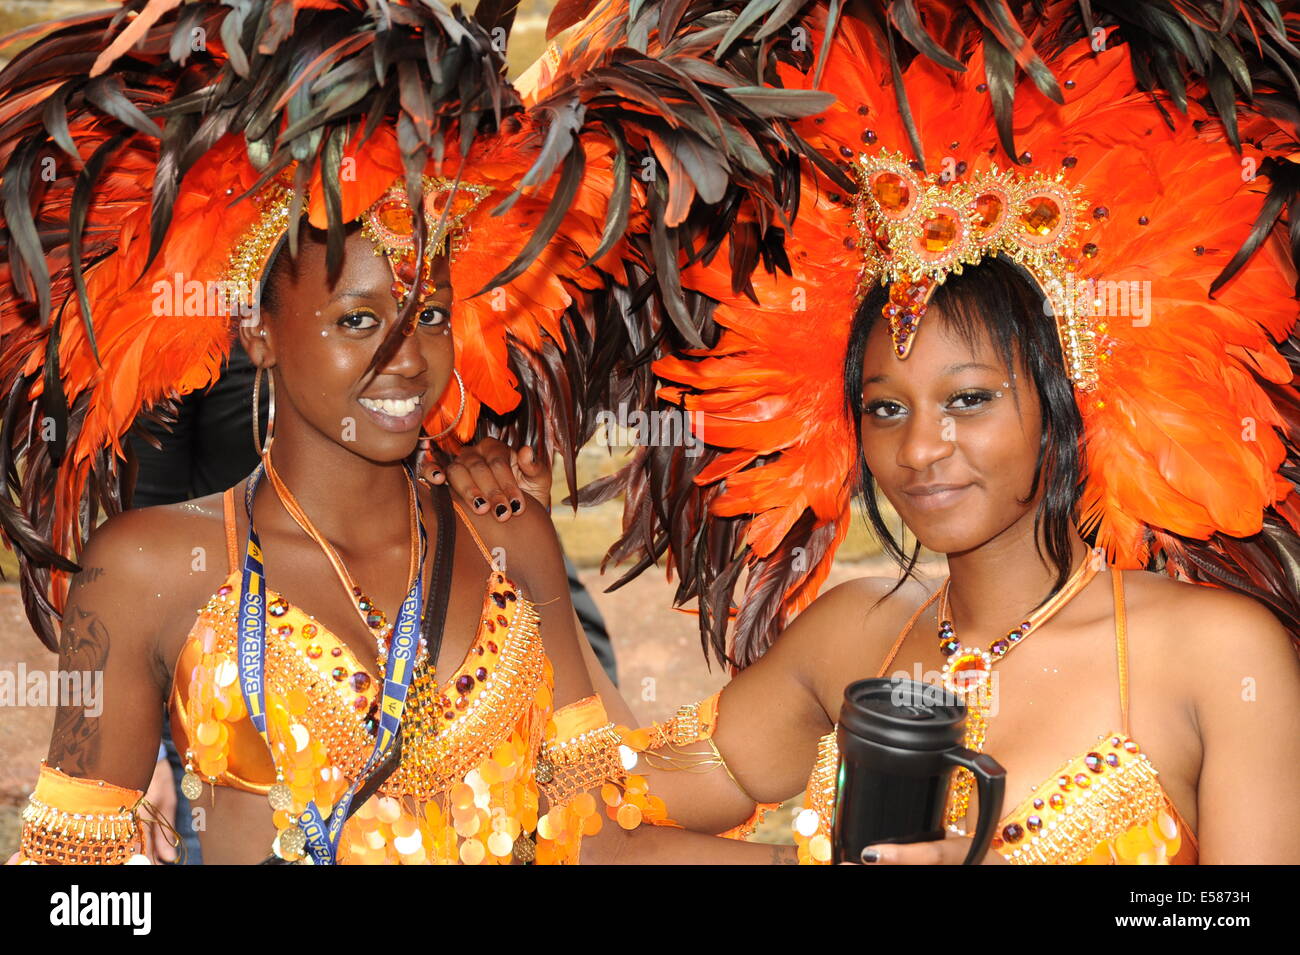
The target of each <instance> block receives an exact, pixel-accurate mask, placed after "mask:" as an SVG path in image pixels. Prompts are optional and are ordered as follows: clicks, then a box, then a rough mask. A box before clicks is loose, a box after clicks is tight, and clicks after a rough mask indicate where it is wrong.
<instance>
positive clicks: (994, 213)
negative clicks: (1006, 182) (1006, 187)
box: [975, 193, 1002, 230]
mask: <svg viewBox="0 0 1300 955" xmlns="http://www.w3.org/2000/svg"><path fill="white" fill-rule="evenodd" d="M975 211H976V212H978V213H979V217H980V219H979V227H980V228H981V229H986V230H987V229H991V228H993V226H995V225H997V223H998V220H999V219H1001V218H1002V199H1001V198H1000V197H998V196H995V195H991V194H987V193H986V194H985V195H982V196H980V197H979V198H978V199H976V200H975Z"/></svg>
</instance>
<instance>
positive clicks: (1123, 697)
mask: <svg viewBox="0 0 1300 955" xmlns="http://www.w3.org/2000/svg"><path fill="white" fill-rule="evenodd" d="M1110 583H1111V591H1112V593H1114V595H1115V658H1116V659H1115V662H1116V664H1117V666H1118V668H1119V715H1120V719H1121V721H1122V723H1123V728H1124V735H1125V736H1128V735H1129V728H1128V614H1126V613H1125V612H1124V574H1123V572H1122V571H1121V570H1120V569H1119V568H1118V567H1111V569H1110Z"/></svg>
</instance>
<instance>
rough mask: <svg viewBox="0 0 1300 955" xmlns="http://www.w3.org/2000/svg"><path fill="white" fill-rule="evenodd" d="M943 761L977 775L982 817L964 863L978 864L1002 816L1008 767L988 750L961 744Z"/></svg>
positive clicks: (986, 850)
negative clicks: (976, 749) (978, 750)
mask: <svg viewBox="0 0 1300 955" xmlns="http://www.w3.org/2000/svg"><path fill="white" fill-rule="evenodd" d="M944 761H945V762H948V763H952V764H953V765H954V766H961V767H962V768H964V769H969V770H970V771H971V773H972V774H973V775H974V776H975V786H976V790H975V792H976V795H977V796H978V798H979V803H980V817H979V821H978V822H977V823H976V824H975V835H974V836H972V839H973V841H972V842H971V847H970V852H969V853H967V855H966V861H965V862H963V863H962V865H978V864H979V861H980V860H981V859H983V858H984V855H985V853H987V852H988V851H989V843H991V842H992V841H993V830H994V829H995V828H996V827H997V824H998V822H999V821H1001V819H1002V797H1003V796H1004V794H1005V793H1006V788H1007V771H1006V770H1005V769H1003V768H1002V766H1001V764H1000V763H999V762H998V761H997V760H996V759H994V758H993V757H992V756H990V755H989V754H988V753H977V752H975V751H974V750H973V749H966V748H965V747H958V748H956V749H950V750H948V752H946V753H944Z"/></svg>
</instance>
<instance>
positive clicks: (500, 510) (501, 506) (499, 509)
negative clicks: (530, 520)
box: [497, 504, 506, 517]
mask: <svg viewBox="0 0 1300 955" xmlns="http://www.w3.org/2000/svg"><path fill="white" fill-rule="evenodd" d="M505 512H506V506H505V505H504V504H498V505H497V517H501V516H503V515H504V514H505Z"/></svg>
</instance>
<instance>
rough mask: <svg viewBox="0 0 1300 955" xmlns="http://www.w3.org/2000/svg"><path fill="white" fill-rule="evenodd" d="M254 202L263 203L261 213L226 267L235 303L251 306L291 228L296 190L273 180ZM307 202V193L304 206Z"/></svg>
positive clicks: (231, 255) (232, 299) (228, 282)
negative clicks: (278, 248)
mask: <svg viewBox="0 0 1300 955" xmlns="http://www.w3.org/2000/svg"><path fill="white" fill-rule="evenodd" d="M254 201H255V202H256V203H257V204H258V205H259V206H261V209H262V211H261V214H260V215H259V216H258V217H257V221H256V222H254V223H253V225H252V227H251V228H250V229H249V230H248V231H247V232H245V233H244V235H243V237H242V238H241V239H240V240H239V242H238V244H236V246H235V248H234V249H233V250H232V251H231V253H230V263H229V265H227V267H226V274H225V283H226V288H227V289H228V290H229V293H230V301H231V304H232V305H243V306H246V307H251V306H252V305H254V304H255V303H256V301H257V298H258V294H257V293H258V288H259V287H260V286H261V283H262V273H263V272H264V271H265V270H266V261H267V259H268V258H269V257H270V255H271V252H272V250H273V249H274V248H275V246H276V244H277V243H278V242H279V241H280V238H281V236H283V235H284V234H285V232H287V231H288V229H289V209H290V207H291V206H292V204H293V190H292V189H291V188H290V187H289V186H288V185H287V184H286V182H285V181H282V180H279V179H277V180H272V181H271V182H269V183H267V185H266V186H265V187H264V188H263V189H262V191H261V192H259V193H258V194H257V196H256V197H255V198H254ZM306 201H307V200H306V196H304V197H303V204H304V205H305V204H306Z"/></svg>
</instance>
